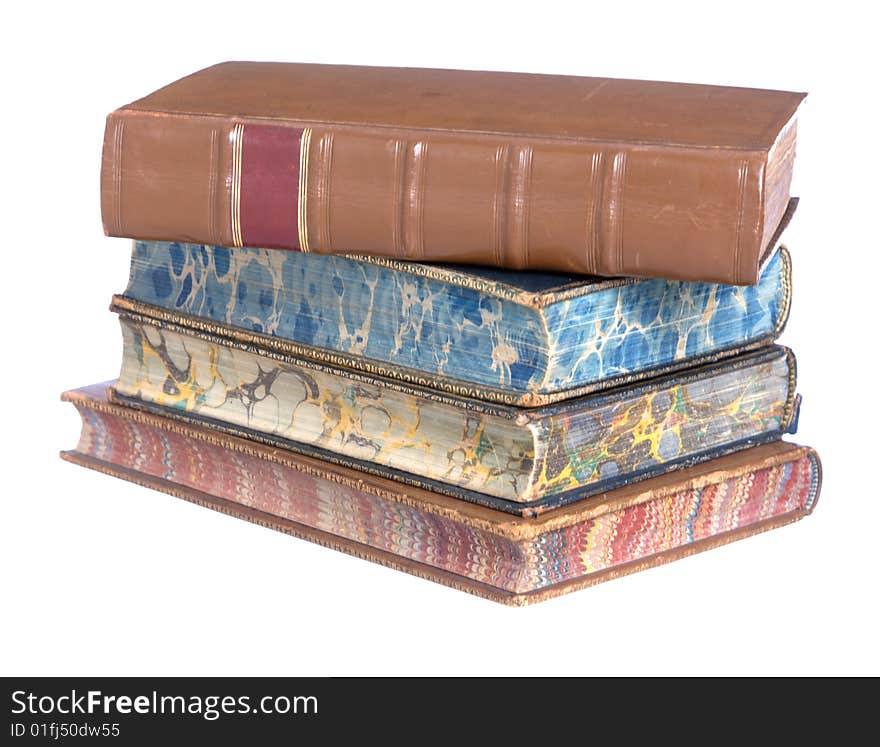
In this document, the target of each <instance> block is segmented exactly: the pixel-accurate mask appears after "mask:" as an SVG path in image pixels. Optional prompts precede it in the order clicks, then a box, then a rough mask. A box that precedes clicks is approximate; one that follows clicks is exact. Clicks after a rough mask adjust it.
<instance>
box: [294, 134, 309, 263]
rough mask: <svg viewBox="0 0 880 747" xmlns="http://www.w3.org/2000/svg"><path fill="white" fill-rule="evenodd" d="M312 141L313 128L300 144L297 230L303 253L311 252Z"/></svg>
mask: <svg viewBox="0 0 880 747" xmlns="http://www.w3.org/2000/svg"><path fill="white" fill-rule="evenodd" d="M311 141H312V128H311V127H306V128H304V129H303V132H302V137H301V138H300V143H299V194H298V195H297V197H298V200H297V216H298V217H297V222H296V223H297V228H298V230H299V248H300V251H302V252H308V251H309V227H308V224H307V221H308V209H307V207H308V204H307V200H308V194H309V145H310V144H311Z"/></svg>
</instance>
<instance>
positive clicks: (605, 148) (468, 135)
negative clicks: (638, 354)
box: [101, 62, 804, 284]
mask: <svg viewBox="0 0 880 747" xmlns="http://www.w3.org/2000/svg"><path fill="white" fill-rule="evenodd" d="M803 98H804V94H800V93H785V92H780V91H765V90H756V89H747V88H729V87H721V86H706V85H687V84H679V83H657V82H647V81H633V80H613V79H609V78H577V77H569V76H552V75H525V74H518V73H493V72H470V71H456V70H418V69H404V68H379V67H351V66H341V65H304V64H283V63H264V62H227V63H223V64H220V65H216V66H214V67H210V68H207V69H206V70H202V71H200V72H197V73H195V74H193V75H190V76H188V77H186V78H183V79H182V80H179V81H177V82H176V83H172V84H171V85H168V86H166V87H164V88H161V89H159V90H158V91H156V92H154V93H152V94H150V95H149V96H147V97H145V98H142V99H140V100H138V101H135V102H133V103H131V104H129V105H127V106H124V107H122V108H121V109H119V110H117V111H115V112H113V113H112V114H110V116H109V117H108V120H107V128H106V135H105V140H104V159H103V166H102V171H101V184H102V188H101V194H102V196H101V205H102V212H103V218H104V227H105V230H106V232H107V233H108V234H110V235H113V236H129V237H132V238H140V239H159V240H167V241H191V242H196V243H204V244H212V245H223V246H236V247H237V246H256V247H268V248H279V249H298V250H300V251H304V252H317V253H322V254H328V253H347V252H357V253H360V254H370V255H377V256H384V257H390V258H396V259H409V260H419V261H437V262H459V263H467V264H481V265H487V266H495V267H503V268H507V269H524V268H527V269H534V270H552V271H559V272H567V273H585V274H591V275H633V276H645V277H661V278H673V279H680V280H705V281H712V282H722V283H734V284H752V283H755V282H756V281H757V276H758V267H759V264H760V261H761V259H762V257H763V256H764V255H765V254H766V252H767V251H769V249H770V248H771V241H770V239H771V237H772V235H773V234H774V232H775V231H776V228H777V226H778V225H779V223H780V221H781V218H782V216H783V214H784V212H785V210H786V206H787V203H788V200H789V191H790V184H791V175H792V165H793V161H794V152H795V140H796V115H797V111H798V107H799V105H800V103H801V101H802V99H803Z"/></svg>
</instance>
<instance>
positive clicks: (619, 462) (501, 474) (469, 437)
mask: <svg viewBox="0 0 880 747" xmlns="http://www.w3.org/2000/svg"><path fill="white" fill-rule="evenodd" d="M120 321H121V323H122V331H123V340H124V345H123V362H122V371H121V373H120V375H119V380H118V381H117V382H116V385H115V392H116V395H117V396H118V397H121V398H124V399H125V401H127V402H129V403H131V404H134V405H138V406H141V407H150V406H152V407H159V408H165V409H167V410H168V411H169V412H170V413H171V414H172V415H173V416H174V417H189V418H190V419H198V420H200V421H201V422H206V423H208V422H210V423H211V424H212V425H213V427H221V426H224V425H225V426H226V427H227V428H231V429H233V430H232V432H236V433H238V432H243V433H246V434H247V435H249V436H250V437H252V438H258V439H263V440H265V441H267V442H269V443H273V444H280V445H282V446H284V447H287V448H296V449H299V450H303V448H306V447H307V448H309V449H318V450H320V451H312V452H310V453H316V454H318V455H320V456H322V457H323V458H325V459H328V460H336V461H340V460H342V461H343V462H344V463H347V464H355V465H356V466H358V467H360V468H361V469H365V470H377V469H378V470H379V471H381V472H386V471H388V470H392V471H393V474H394V476H395V477H397V478H398V479H402V480H406V481H409V482H412V483H414V484H423V485H429V486H430V487H431V488H432V489H434V490H437V491H439V492H447V493H450V494H452V495H457V496H459V497H462V498H465V499H467V500H473V501H478V502H492V499H494V504H493V505H495V504H499V503H500V504H508V506H512V508H513V510H518V511H521V510H523V509H524V508H526V509H530V510H535V509H537V508H547V507H548V506H552V505H558V504H560V503H565V502H567V501H570V500H575V499H577V498H579V497H582V496H583V495H584V494H587V493H591V492H599V491H603V490H608V489H610V488H611V487H613V486H615V485H619V484H623V483H626V482H632V481H635V480H640V479H645V478H647V477H651V476H653V475H656V474H659V473H662V472H665V471H667V470H669V469H672V468H676V467H680V466H683V465H685V464H688V463H692V462H693V461H697V460H700V459H708V458H711V457H713V456H717V455H718V454H719V453H723V452H727V451H731V450H735V449H741V448H745V447H746V446H749V445H752V444H754V443H757V442H761V441H767V440H772V439H778V438H779V437H780V436H781V435H782V433H783V432H784V431H785V430H786V429H787V428H788V427H789V426H790V424H791V423H792V420H793V416H794V412H795V410H796V407H795V367H794V358H793V356H792V354H791V352H790V351H789V350H787V349H785V348H781V347H778V346H770V347H767V348H762V349H760V350H757V351H754V352H751V353H746V354H743V355H741V356H737V357H735V358H732V359H730V360H728V361H726V362H724V363H718V364H710V365H706V366H703V367H701V368H699V369H695V370H689V371H686V372H682V373H678V374H671V375H667V376H664V377H660V378H658V379H654V380H651V381H650V382H647V383H644V384H640V385H630V386H628V387H622V388H618V389H613V390H610V391H609V392H607V393H600V394H593V395H586V396H583V397H579V398H575V399H572V400H566V401H564V402H561V403H558V404H554V405H546V406H543V407H539V408H534V409H525V408H521V407H513V406H510V405H500V404H489V403H484V402H479V401H477V400H473V399H468V398H466V397H460V396H457V395H452V394H442V393H439V392H437V391H436V390H433V389H429V388H427V387H416V386H413V385H407V384H402V383H399V382H395V381H392V380H385V379H379V378H376V377H373V376H370V375H368V374H363V373H358V372H353V371H348V370H345V369H339V368H336V367H333V366H329V365H325V364H320V363H317V362H315V361H311V360H308V359H303V358H297V357H294V356H291V355H289V354H284V353H278V352H277V351H272V350H266V349H262V348H259V347H254V346H251V345H248V344H246V343H242V342H240V341H236V340H231V339H228V338H224V337H220V336H217V335H214V334H212V333H208V332H203V331H200V330H196V329H188V328H185V327H182V326H180V325H177V324H173V323H167V322H160V321H157V320H155V319H151V318H149V317H147V316H145V315H143V314H136V313H133V312H120ZM355 460H357V461H355ZM387 473H388V474H391V472H387Z"/></svg>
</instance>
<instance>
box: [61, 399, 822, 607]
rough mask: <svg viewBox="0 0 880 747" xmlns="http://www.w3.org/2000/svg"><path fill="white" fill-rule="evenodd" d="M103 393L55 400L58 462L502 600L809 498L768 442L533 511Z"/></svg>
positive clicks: (763, 522)
mask: <svg viewBox="0 0 880 747" xmlns="http://www.w3.org/2000/svg"><path fill="white" fill-rule="evenodd" d="M105 389H106V385H103V386H96V387H90V388H87V389H81V390H78V391H74V392H68V393H67V394H65V395H64V399H66V400H67V401H69V402H72V403H73V404H74V405H76V407H77V408H78V409H79V411H80V414H81V415H82V421H83V428H82V435H81V437H80V441H79V445H78V446H77V448H76V449H75V450H73V451H68V452H64V453H63V454H62V456H63V457H64V458H65V459H67V460H69V461H71V462H75V463H77V464H81V465H83V466H85V467H90V468H92V469H95V470H99V471H101V472H105V473H109V474H111V475H115V476H117V477H121V478H123V479H126V480H130V481H132V482H135V483H139V484H141V485H146V486H149V487H152V488H155V489H157V490H161V491H164V492H166V493H171V494H172V495H177V496H179V497H181V498H184V499H186V500H189V501H193V502H195V503H199V504H201V505H203V506H208V507H210V508H214V509H216V510H218V511H222V512H224V513H226V514H231V515H232V516H237V517H239V518H243V519H247V520H249V521H253V522H256V523H259V524H262V525H264V526H268V527H272V528H275V529H278V530H281V531H284V532H287V533H289V534H292V535H295V536H298V537H303V538H306V539H310V540H312V541H315V542H319V543H321V544H323V545H327V546H330V547H333V548H336V549H338V550H342V551H344V552H348V553H351V554H353V555H357V556H359V557H362V558H367V559H370V560H373V561H376V562H379V563H382V564H384V565H387V566H391V567H393V568H397V569H400V570H404V571H408V572H410V573H414V574H416V575H418V576H422V577H425V578H429V579H432V580H435V581H439V582H441V583H444V584H447V585H449V586H453V587H456V588H459V589H463V590H466V591H470V592H472V593H475V594H479V595H481V596H485V597H488V598H490V599H494V600H496V601H500V602H505V603H508V604H528V603H531V602H536V601H540V600H542V599H545V598H547V597H552V596H556V595H558V594H561V593H564V592H567V591H571V590H574V589H578V588H582V587H585V586H591V585H593V584H595V583H598V582H600V581H605V580H607V579H610V578H615V577H617V576H622V575H625V574H627V573H632V572H634V571H638V570H642V569H644V568H647V567H650V566H654V565H658V564H660V563H665V562H667V561H670V560H674V559H676V558H680V557H682V556H685V555H690V554H693V553H695V552H699V551H701V550H706V549H709V548H712V547H715V546H718V545H721V544H724V543H727V542H730V541H732V540H736V539H739V538H741V537H745V536H748V535H750V534H755V533H757V532H761V531H765V530H767V529H771V528H773V527H777V526H780V525H782V524H787V523H789V522H792V521H795V520H797V519H800V518H802V517H804V516H806V515H807V514H809V513H810V511H812V509H813V507H814V505H815V502H816V499H817V497H818V494H819V484H820V464H819V459H818V457H817V455H816V453H815V452H814V451H813V450H812V449H809V448H806V447H803V446H795V445H793V444H787V443H783V442H776V443H772V444H766V445H763V446H758V447H755V448H751V449H747V450H745V451H740V452H737V453H736V454H732V455H729V456H726V457H721V458H719V459H716V460H713V461H711V462H708V463H704V464H701V465H698V466H694V467H691V468H689V469H686V470H681V471H679V472H675V473H669V474H667V475H664V476H662V477H657V478H654V479H652V480H649V481H647V482H644V483H641V484H639V485H631V486H628V487H622V488H619V489H617V490H615V491H612V492H610V493H605V494H602V495H596V496H594V497H592V498H589V499H586V500H583V501H579V502H577V503H574V504H572V505H569V506H566V507H563V508H557V509H554V510H552V511H548V512H547V513H545V514H543V515H542V516H539V517H532V518H526V517H521V516H511V515H509V514H505V513H503V512H500V511H496V510H492V509H489V508H485V507H483V506H476V505H473V504H469V503H466V502H463V501H458V500H455V499H451V498H447V497H446V496H443V495H440V494H438V493H435V492H431V491H427V490H422V489H420V488H416V487H409V486H405V485H401V484H400V483H398V482H394V481H390V480H386V479H384V478H382V477H379V476H375V475H370V474H367V473H363V472H358V471H355V470H351V469H348V468H346V467H342V466H339V465H334V464H330V463H328V462H324V461H321V460H318V459H313V458H309V457H307V456H302V455H298V454H295V453H293V452H291V451H288V450H284V449H274V448H271V447H268V446H264V445H261V444H258V443H254V442H253V441H249V440H246V439H242V438H237V437H234V436H228V435H224V434H222V433H217V431H215V430H213V429H208V428H204V427H200V426H197V425H192V424H187V423H181V422H180V421H178V420H175V419H171V418H168V417H163V416H160V415H155V414H151V413H146V412H142V411H138V410H134V409H131V408H127V407H122V406H119V405H115V404H112V403H110V402H108V401H107V399H106V397H105ZM293 571H294V573H293V577H294V578H295V569H293ZM309 572H310V573H314V572H316V571H315V570H314V569H310V570H309ZM317 572H318V573H320V570H318V571H317Z"/></svg>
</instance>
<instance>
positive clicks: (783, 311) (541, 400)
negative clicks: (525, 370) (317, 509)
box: [110, 252, 791, 412]
mask: <svg viewBox="0 0 880 747" xmlns="http://www.w3.org/2000/svg"><path fill="white" fill-rule="evenodd" d="M783 259H784V260H785V261H786V265H785V271H784V272H783V273H782V274H783V299H782V302H781V304H780V314H779V319H778V320H777V326H776V329H774V330H773V331H772V332H771V333H770V334H768V335H762V336H761V337H758V338H755V339H754V340H752V341H750V342H748V343H746V344H744V345H739V346H736V347H729V348H725V349H722V350H715V351H712V352H709V353H705V354H704V355H700V356H695V357H693V358H688V359H687V360H685V361H676V362H673V363H669V364H667V365H665V366H657V367H654V368H651V369H647V370H644V371H638V372H636V373H630V374H622V375H619V376H613V377H610V378H608V379H605V380H603V381H600V382H594V383H592V384H586V385H584V386H580V387H575V388H573V389H562V390H559V391H556V392H548V393H543V394H541V393H535V392H514V391H511V390H509V389H502V388H500V387H492V386H487V385H479V384H474V383H469V382H464V381H461V380H459V379H452V378H448V377H444V376H439V375H434V376H426V375H425V374H424V372H422V371H418V370H416V369H413V368H408V367H406V366H397V365H393V364H388V363H382V362H380V361H376V360H374V359H370V358H363V357H360V356H356V355H348V354H346V353H341V352H336V351H330V350H327V349H325V348H317V347H314V346H312V345H306V344H304V343H298V342H294V341H292V340H288V339H285V338H281V337H273V336H271V335H266V334H262V333H260V332H252V331H250V330H245V329H241V328H239V327H233V326H231V325H226V324H222V323H220V322H215V321H212V320H208V319H204V318H202V317H198V316H193V315H191V314H181V313H180V312H177V311H171V310H169V309H165V308H163V307H161V306H154V305H153V304H148V303H144V302H142V301H137V300H135V299H133V298H128V297H127V296H122V295H114V296H113V298H112V299H111V302H110V310H111V311H112V312H114V313H117V314H121V315H127V316H130V317H133V318H143V320H144V321H148V322H150V323H153V324H156V323H159V324H160V325H161V324H165V325H174V326H176V327H180V328H181V329H183V330H185V331H188V332H189V331H192V332H200V333H206V334H210V335H214V336H217V337H221V338H223V339H224V340H226V341H232V342H235V343H237V344H239V345H244V346H250V347H257V348H260V351H261V352H271V353H275V354H276V355H277V354H280V355H287V356H291V357H295V358H297V359H300V360H302V362H305V360H308V361H314V362H317V363H319V364H322V365H325V366H331V367H334V368H342V369H346V370H347V371H359V372H362V373H364V374H367V375H369V376H379V377H382V378H383V379H386V380H388V381H390V382H393V383H395V384H398V385H399V386H402V387H403V386H406V385H411V386H414V387H423V388H426V389H428V390H432V391H433V392H434V393H435V396H437V395H436V393H437V392H443V393H446V394H448V395H452V396H455V397H464V398H466V399H468V400H476V401H480V402H484V403H486V404H487V406H488V407H490V410H488V411H492V412H494V411H496V410H493V409H491V406H492V405H497V406H509V407H523V408H536V407H544V406H547V405H553V404H558V403H562V402H564V401H567V400H570V399H575V398H577V397H582V396H586V395H589V394H595V393H598V392H602V391H606V390H609V389H615V388H617V387H621V386H628V385H630V384H636V383H638V382H642V381H645V380H647V379H655V378H657V377H659V376H666V375H667V374H672V373H676V372H680V371H685V370H689V369H693V368H696V367H700V366H705V365H711V364H714V363H718V362H720V361H722V360H725V359H729V358H732V357H734V356H737V355H740V354H742V353H748V352H752V351H754V350H758V349H759V348H762V347H764V346H766V345H769V344H770V343H772V342H773V341H774V340H775V339H776V338H777V337H778V336H779V334H780V333H781V332H782V329H783V327H784V326H785V323H786V321H787V319H788V311H789V308H790V306H791V283H790V280H789V276H788V270H789V269H790V259H789V257H788V253H787V252H786V253H785V254H784V255H783ZM386 383H387V382H386ZM456 404H459V403H456Z"/></svg>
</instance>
